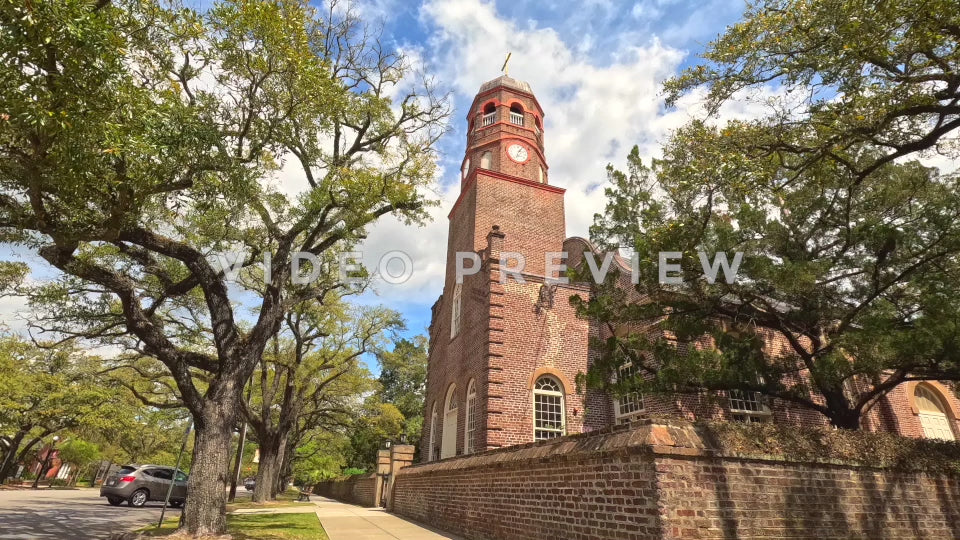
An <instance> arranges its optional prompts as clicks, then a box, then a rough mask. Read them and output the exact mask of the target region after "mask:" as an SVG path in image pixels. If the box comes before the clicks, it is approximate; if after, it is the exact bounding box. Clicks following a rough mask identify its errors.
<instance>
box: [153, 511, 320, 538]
mask: <svg viewBox="0 0 960 540" xmlns="http://www.w3.org/2000/svg"><path fill="white" fill-rule="evenodd" d="M178 522H179V518H173V519H168V520H166V521H164V522H163V527H161V528H159V529H157V528H156V524H154V525H150V526H148V527H144V528H142V529H140V530H139V531H138V532H140V533H141V534H143V535H144V536H168V535H171V534H173V533H175V532H176V530H177V524H178ZM227 529H228V531H229V533H230V534H231V535H232V536H233V538H234V539H236V540H329V539H328V538H327V533H325V532H324V531H323V527H321V526H320V520H319V519H317V515H316V514H314V513H313V512H310V513H304V514H239V515H232V516H227Z"/></svg>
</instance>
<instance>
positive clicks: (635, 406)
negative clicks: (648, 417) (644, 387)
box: [614, 363, 643, 423]
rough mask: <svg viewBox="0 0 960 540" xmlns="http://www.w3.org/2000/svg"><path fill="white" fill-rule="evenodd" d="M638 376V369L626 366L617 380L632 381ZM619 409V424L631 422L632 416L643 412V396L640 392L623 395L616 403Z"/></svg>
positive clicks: (620, 369)
mask: <svg viewBox="0 0 960 540" xmlns="http://www.w3.org/2000/svg"><path fill="white" fill-rule="evenodd" d="M636 376H637V369H636V368H635V367H634V366H633V364H629V363H628V364H624V365H622V366H620V368H619V369H618V370H617V380H619V381H626V380H632V379H633V378H634V377H636ZM614 404H615V405H616V409H617V411H616V412H617V423H624V422H628V421H629V420H630V417H631V416H634V415H636V414H638V413H641V412H643V394H642V393H640V392H630V393H628V394H623V395H621V396H620V397H619V398H617V399H616V401H615V402H614Z"/></svg>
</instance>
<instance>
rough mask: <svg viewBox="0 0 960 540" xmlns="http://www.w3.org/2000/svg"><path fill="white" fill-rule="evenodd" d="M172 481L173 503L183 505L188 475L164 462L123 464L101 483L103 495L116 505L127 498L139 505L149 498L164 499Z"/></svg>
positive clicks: (150, 499)
mask: <svg viewBox="0 0 960 540" xmlns="http://www.w3.org/2000/svg"><path fill="white" fill-rule="evenodd" d="M174 477H176V480H175V481H174ZM170 482H174V484H173V492H172V493H171V494H170V504H171V506H177V507H178V506H181V505H183V503H184V502H185V501H186V500H187V475H186V474H185V473H184V472H183V471H176V472H174V470H173V467H165V466H163V465H124V466H123V467H121V468H120V470H118V471H117V472H115V473H113V474H112V475H110V477H109V478H107V480H106V481H105V482H104V483H103V485H102V486H100V496H101V497H106V498H107V502H109V503H110V504H112V505H113V506H120V504H121V503H122V502H123V501H127V504H129V505H130V506H133V507H136V508H140V507H141V506H143V505H145V504H147V501H162V500H163V499H164V498H165V497H166V496H167V490H168V489H170Z"/></svg>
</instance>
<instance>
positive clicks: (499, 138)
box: [420, 77, 960, 461]
mask: <svg viewBox="0 0 960 540" xmlns="http://www.w3.org/2000/svg"><path fill="white" fill-rule="evenodd" d="M511 107H512V108H513V109H514V110H520V111H522V115H523V118H524V119H523V125H522V126H520V125H517V124H514V123H513V122H512V121H511V120H510V119H511V116H510V114H511ZM489 111H492V112H489ZM489 114H492V115H493V116H492V117H487V116H486V115H489ZM485 117H487V118H490V119H491V120H492V122H488V124H487V125H484V118H485ZM542 120H543V110H542V109H541V108H540V105H539V103H537V100H536V98H535V97H534V96H533V93H532V91H531V90H530V88H529V86H527V85H526V83H523V82H521V81H516V80H513V79H510V78H507V77H501V78H498V79H495V80H493V81H490V82H488V83H486V84H484V85H483V86H482V87H481V89H480V91H479V92H478V94H477V96H476V98H475V99H474V102H473V104H472V106H471V108H470V112H469V113H468V116H467V122H468V123H469V125H468V136H467V146H466V151H465V154H464V167H463V172H462V179H461V194H460V197H459V199H458V200H457V202H456V204H455V205H454V207H453V209H452V210H451V212H450V215H449V220H450V224H449V234H448V243H447V268H446V274H445V284H444V289H443V294H442V295H441V297H440V298H439V299H438V300H437V302H436V304H435V305H434V307H433V317H432V321H431V325H430V359H429V365H428V376H427V391H426V401H425V411H424V419H425V421H424V427H423V438H422V440H421V443H420V444H421V449H422V450H421V453H420V455H421V458H422V459H423V460H424V461H429V460H432V459H437V458H439V457H440V456H441V448H442V446H443V444H442V443H443V440H444V439H447V440H448V443H449V441H453V443H452V446H450V444H448V447H447V448H446V452H445V454H444V456H445V457H446V456H453V455H462V454H465V453H468V450H469V448H470V447H471V446H472V447H473V448H474V450H475V451H482V450H488V449H495V448H503V447H507V446H510V445H515V444H523V443H527V442H530V441H532V440H533V438H534V429H533V383H534V381H535V379H536V377H538V376H541V375H549V376H551V377H553V378H555V379H556V380H558V381H559V382H560V383H561V385H562V386H563V392H564V401H565V403H564V405H565V407H564V413H565V416H564V422H565V428H566V432H567V433H580V432H589V431H591V430H596V429H602V428H604V427H606V426H609V425H611V424H613V423H615V422H616V421H617V418H616V417H615V407H614V402H613V400H612V399H611V397H610V396H606V395H604V394H603V393H601V392H597V391H591V392H587V393H586V394H580V393H578V392H577V388H576V384H575V382H576V379H577V376H578V374H580V373H584V372H586V371H587V370H588V368H589V366H590V362H591V360H592V358H593V357H594V355H595V354H596V351H591V350H590V347H589V343H590V340H591V338H592V337H601V338H602V337H606V336H605V334H604V331H601V330H599V329H597V328H596V327H595V326H594V325H592V324H591V323H590V322H589V321H585V320H581V319H578V318H577V316H576V313H575V312H574V310H573V308H572V307H571V306H570V302H569V299H570V298H571V297H572V296H574V295H579V296H581V297H583V296H586V295H588V294H589V292H590V289H589V287H588V286H587V285H586V284H569V285H559V286H553V287H550V286H545V284H544V281H545V279H546V278H547V277H553V276H547V267H546V265H545V254H546V253H547V252H566V253H567V259H566V261H557V262H566V263H567V265H568V266H570V267H576V266H577V265H579V264H580V261H582V259H583V254H584V253H585V252H586V251H595V249H594V248H593V246H591V245H590V243H589V242H588V241H586V240H584V239H582V238H576V237H573V238H566V230H565V218H564V190H563V189H560V188H558V187H556V186H553V185H551V184H550V183H549V181H548V177H547V176H546V175H543V176H541V175H540V173H539V167H541V166H542V167H543V169H544V170H546V161H545V157H544V156H545V149H544V148H545V147H544V133H543V131H542V125H543V124H542ZM513 144H522V145H524V146H525V147H526V148H527V149H529V150H530V152H529V154H530V157H529V159H528V160H527V161H526V162H523V163H519V162H517V161H514V160H512V159H511V158H510V157H509V155H508V152H507V149H508V148H509V147H510V146H511V145H513ZM486 152H490V159H489V161H485V160H484V158H483V156H484V154H485V153H486ZM457 252H472V253H476V254H477V255H478V256H479V257H480V258H481V261H482V262H481V267H480V269H479V271H478V272H477V273H475V274H473V275H469V276H467V277H466V278H465V280H464V282H463V284H462V285H461V289H460V290H461V296H460V306H461V307H460V313H461V324H460V330H459V332H457V333H456V334H454V333H453V332H451V326H452V315H453V313H454V303H455V290H456V279H455V268H456V253H457ZM508 252H515V253H520V254H522V255H523V256H524V257H525V259H526V261H525V262H526V266H525V271H524V272H523V273H522V277H523V279H524V280H525V281H526V283H523V284H521V283H516V282H515V281H514V280H513V278H510V279H509V280H508V283H506V284H502V283H501V282H500V281H501V280H500V278H501V276H502V275H503V273H504V270H505V269H504V268H502V267H501V264H500V262H501V261H500V258H501V255H503V254H504V253H508ZM508 264H512V263H511V262H509V261H508ZM617 264H618V266H619V267H620V268H621V269H622V270H625V271H626V272H624V273H623V274H622V276H621V278H622V281H623V287H624V289H625V290H626V291H627V292H628V293H631V294H632V293H635V290H634V289H633V288H632V287H631V285H630V282H629V275H628V272H629V263H628V262H627V261H624V260H622V259H618V262H617ZM468 265H469V263H468ZM545 296H547V297H549V298H550V300H551V301H550V302H544V298H545ZM636 301H638V302H639V301H643V299H642V298H636ZM766 337H767V343H766V350H768V351H769V354H770V355H771V356H777V355H781V354H786V351H787V348H786V347H785V343H784V341H783V338H778V337H777V336H773V335H769V336H766ZM806 376H807V375H806V374H805V373H804V372H800V373H799V374H798V376H797V380H796V381H795V382H796V383H797V384H799V383H802V382H804V381H803V380H802V379H803V378H804V377H806ZM923 384H926V385H927V389H928V390H931V391H933V393H935V394H936V395H938V396H939V398H940V400H941V401H942V402H943V404H944V408H945V412H946V417H947V421H948V422H949V425H950V426H951V428H952V430H953V431H954V434H955V435H956V436H957V437H958V438H960V400H958V399H957V396H956V395H955V394H954V392H952V391H950V390H949V389H947V388H946V387H944V386H943V385H940V384H939V383H936V382H928V383H923ZM915 385H916V383H912V384H906V385H901V386H900V387H898V388H896V389H895V390H894V391H892V392H890V393H889V394H888V395H887V396H885V397H884V398H883V399H881V400H879V402H878V404H877V405H876V406H875V407H874V408H873V409H872V410H870V411H869V412H868V413H867V414H866V415H865V416H864V422H863V429H865V430H867V431H887V432H893V433H899V434H901V435H905V436H908V437H923V436H924V429H923V427H922V426H921V424H920V416H919V414H918V412H919V411H918V410H917V408H916V405H915V404H914V403H913V397H914V390H915ZM806 386H807V387H808V386H809V385H806ZM471 387H472V388H474V389H475V391H476V396H477V399H476V405H475V410H476V417H477V422H476V423H477V426H476V430H475V432H474V433H473V434H472V435H470V436H468V433H467V430H466V425H467V423H468V421H469V417H468V414H467V411H468V407H467V406H466V402H467V395H468V394H467V390H468V389H469V388H471ZM813 399H814V400H817V399H820V398H819V396H816V395H815V396H813ZM643 402H644V403H643V404H644V408H643V410H642V411H640V412H639V415H641V416H649V415H674V416H677V417H680V418H686V419H689V420H695V419H730V418H731V413H730V411H729V400H727V399H726V395H725V393H722V392H720V393H715V394H710V395H707V394H703V395H675V396H670V395H666V396H644V399H643ZM448 409H449V411H450V412H449V413H448V412H447V410H448ZM768 413H769V414H768V415H767V416H766V418H767V419H769V420H771V421H773V422H775V423H780V424H792V425H804V426H824V425H826V424H827V419H826V417H824V416H823V415H821V414H819V413H817V412H815V411H813V410H810V409H805V408H801V407H800V406H797V405H793V404H790V403H786V402H781V401H776V400H774V401H770V402H769V411H768ZM445 418H449V419H450V420H454V419H455V421H452V422H449V423H446V425H447V426H448V427H449V429H447V430H446V431H450V430H453V431H454V432H455V435H454V436H453V437H452V438H451V437H449V436H445V434H444V431H445V429H444V425H445ZM454 426H455V428H454ZM468 439H469V440H468Z"/></svg>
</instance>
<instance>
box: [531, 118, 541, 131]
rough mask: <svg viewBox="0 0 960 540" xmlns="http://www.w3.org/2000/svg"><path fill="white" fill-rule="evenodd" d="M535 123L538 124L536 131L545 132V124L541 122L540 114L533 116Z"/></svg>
mask: <svg viewBox="0 0 960 540" xmlns="http://www.w3.org/2000/svg"><path fill="white" fill-rule="evenodd" d="M533 124H534V126H536V129H535V131H536V132H537V133H542V132H543V125H542V124H541V123H540V117H539V116H534V117H533Z"/></svg>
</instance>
